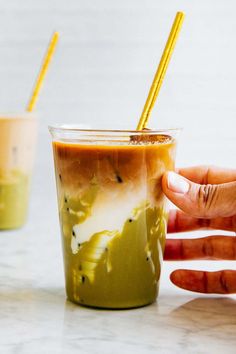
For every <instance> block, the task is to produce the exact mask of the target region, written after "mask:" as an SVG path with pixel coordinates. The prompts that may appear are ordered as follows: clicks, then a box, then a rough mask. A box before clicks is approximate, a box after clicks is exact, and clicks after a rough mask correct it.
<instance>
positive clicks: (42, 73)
mask: <svg viewBox="0 0 236 354" xmlns="http://www.w3.org/2000/svg"><path fill="white" fill-rule="evenodd" d="M58 38H59V34H58V32H54V33H53V36H52V39H51V41H50V43H49V46H48V49H47V52H46V54H45V57H44V60H43V63H42V66H41V69H40V72H39V75H38V77H37V80H36V83H35V85H34V89H33V92H32V95H31V97H30V100H29V103H28V105H27V108H26V110H27V111H28V112H32V110H33V109H34V107H35V104H36V101H37V99H38V96H39V92H40V89H41V87H42V83H43V80H44V78H45V75H46V73H47V70H48V66H49V64H50V61H51V59H52V56H53V54H54V51H55V48H56V45H57V42H58Z"/></svg>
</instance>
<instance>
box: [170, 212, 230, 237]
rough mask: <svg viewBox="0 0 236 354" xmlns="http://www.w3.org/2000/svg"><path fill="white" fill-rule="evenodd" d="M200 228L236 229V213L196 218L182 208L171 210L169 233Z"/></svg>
mask: <svg viewBox="0 0 236 354" xmlns="http://www.w3.org/2000/svg"><path fill="white" fill-rule="evenodd" d="M200 229H202V230H207V229H215V230H224V231H236V215H233V216H229V217H225V218H221V217H219V218H213V219H203V218H194V217H192V216H190V215H188V214H186V213H184V212H183V211H181V210H175V209H174V210H170V212H169V220H168V230H167V232H168V233H172V232H185V231H193V230H200Z"/></svg>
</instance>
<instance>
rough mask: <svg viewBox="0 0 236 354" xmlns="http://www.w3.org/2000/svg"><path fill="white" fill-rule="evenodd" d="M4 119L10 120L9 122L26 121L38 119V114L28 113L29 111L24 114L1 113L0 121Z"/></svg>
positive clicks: (23, 112)
mask: <svg viewBox="0 0 236 354" xmlns="http://www.w3.org/2000/svg"><path fill="white" fill-rule="evenodd" d="M4 119H9V120H15V119H17V120H18V119H19V120H25V119H29V120H30V119H37V113H34V112H27V111H22V112H17V113H15V112H7V113H6V112H0V121H1V120H4Z"/></svg>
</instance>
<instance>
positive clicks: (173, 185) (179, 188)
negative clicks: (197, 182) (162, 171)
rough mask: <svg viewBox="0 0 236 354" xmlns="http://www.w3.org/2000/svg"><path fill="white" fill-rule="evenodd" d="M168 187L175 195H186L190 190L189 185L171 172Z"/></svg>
mask: <svg viewBox="0 0 236 354" xmlns="http://www.w3.org/2000/svg"><path fill="white" fill-rule="evenodd" d="M167 186H168V189H170V190H171V191H172V192H174V193H180V194H185V193H187V192H188V190H189V183H188V182H187V181H186V179H184V178H183V177H181V176H180V175H178V174H177V173H174V172H169V173H168V177H167Z"/></svg>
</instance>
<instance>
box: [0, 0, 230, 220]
mask: <svg viewBox="0 0 236 354" xmlns="http://www.w3.org/2000/svg"><path fill="white" fill-rule="evenodd" d="M178 10H183V11H185V13H186V20H185V22H184V25H183V28H182V31H181V35H180V38H179V40H178V43H177V46H176V50H175V51H174V55H173V58H172V60H171V63H170V66H169V69H168V72H167V76H166V78H165V81H164V84H163V87H162V89H161V92H160V95H159V98H158V102H157V103H156V106H155V109H154V111H153V114H152V117H151V120H150V126H151V127H157V128H165V127H176V126H180V127H183V128H184V131H183V133H182V135H181V138H180V144H179V149H178V159H177V164H178V165H185V166H186V165H193V164H199V163H202V164H216V165H222V166H231V167H235V161H236V149H235V137H236V129H235V128H236V118H235V117H236V99H235V96H236V92H235V85H236V65H235V63H236V17H235V13H236V2H235V0H227V1H223V0H204V1H199V0H191V1H189V0H180V1H175V0H165V1H160V0H146V1H145V0H119V1H114V0H113V1H112V0H100V1H98V0H97V1H95V0H90V1H82V0H67V1H65V0H40V1H36V0H20V1H19V0H0V50H1V55H0V82H1V91H0V93H1V94H0V107H1V111H2V112H5V111H22V110H24V108H25V106H26V103H27V100H28V97H29V94H30V92H31V89H32V85H33V82H34V79H35V76H36V74H37V72H38V69H39V67H40V63H41V60H42V56H43V54H44V52H45V48H46V46H47V44H48V40H49V38H50V36H51V34H52V32H53V31H54V30H58V31H59V32H60V35H61V37H60V42H59V46H58V50H57V52H56V56H55V58H54V59H53V63H52V65H51V67H50V71H49V73H48V76H47V80H46V82H45V84H44V88H43V91H42V92H41V96H40V99H39V101H38V105H37V110H38V112H39V117H40V129H39V139H38V150H37V158H36V168H35V174H34V180H33V198H32V201H33V203H32V209H33V210H34V212H37V211H38V210H40V212H41V213H43V214H42V215H44V217H45V218H49V214H48V208H50V210H51V213H50V218H54V219H56V218H57V214H56V211H55V206H56V202H55V186H54V175H53V163H52V154H51V146H50V139H49V133H48V131H47V125H48V124H51V123H73V122H74V123H87V124H89V125H91V126H92V127H97V128H99V127H100V128H101V127H105V128H126V129H129V128H130V129H133V128H135V126H136V124H137V121H138V118H139V116H140V113H141V111H142V107H143V104H144V102H145V99H146V95H147V92H148V89H149V86H150V84H151V81H152V78H153V75H154V72H155V70H156V66H157V64H158V62H159V59H160V56H161V52H162V49H163V47H164V44H165V41H166V38H167V36H168V33H169V30H170V27H171V24H172V21H173V18H174V16H175V13H176V11H178ZM45 205H47V208H45Z"/></svg>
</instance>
